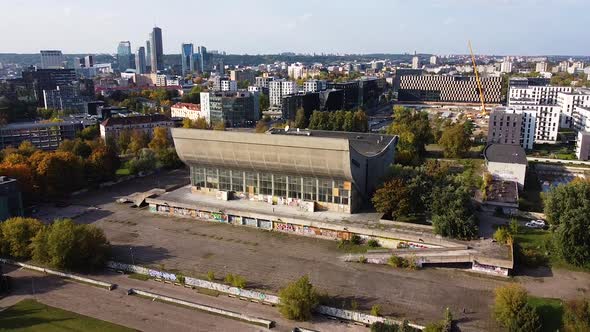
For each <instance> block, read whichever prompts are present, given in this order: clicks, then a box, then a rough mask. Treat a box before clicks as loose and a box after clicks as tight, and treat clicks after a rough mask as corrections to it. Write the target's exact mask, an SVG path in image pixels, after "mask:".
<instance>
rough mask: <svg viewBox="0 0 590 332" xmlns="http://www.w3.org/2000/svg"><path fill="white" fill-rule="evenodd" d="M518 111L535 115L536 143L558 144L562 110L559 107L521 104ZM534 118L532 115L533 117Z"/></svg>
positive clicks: (516, 107) (517, 108)
mask: <svg viewBox="0 0 590 332" xmlns="http://www.w3.org/2000/svg"><path fill="white" fill-rule="evenodd" d="M513 108H514V109H516V110H521V111H526V112H529V114H531V113H534V117H533V118H534V121H535V125H534V128H535V136H534V143H556V142H557V133H558V131H559V123H560V115H561V108H560V107H559V106H557V105H539V104H521V105H516V106H514V107H513ZM531 116H532V115H531Z"/></svg>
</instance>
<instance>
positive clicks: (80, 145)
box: [71, 139, 92, 159]
mask: <svg viewBox="0 0 590 332" xmlns="http://www.w3.org/2000/svg"><path fill="white" fill-rule="evenodd" d="M71 152H72V153H73V154H75V155H76V156H78V157H80V158H82V159H86V158H88V157H89V156H90V154H91V153H92V148H91V147H90V145H88V143H86V142H84V141H83V140H81V139H76V140H75V141H74V146H72V151H71Z"/></svg>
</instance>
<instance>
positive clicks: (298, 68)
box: [287, 62, 307, 80]
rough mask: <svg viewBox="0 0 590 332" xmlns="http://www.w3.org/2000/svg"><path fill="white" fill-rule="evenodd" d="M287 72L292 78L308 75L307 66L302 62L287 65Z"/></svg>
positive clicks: (296, 78)
mask: <svg viewBox="0 0 590 332" xmlns="http://www.w3.org/2000/svg"><path fill="white" fill-rule="evenodd" d="M287 74H288V75H289V78H290V79H293V80H298V79H300V78H306V77H307V67H306V66H304V65H303V64H301V63H299V62H298V63H294V64H291V65H289V66H288V67H287Z"/></svg>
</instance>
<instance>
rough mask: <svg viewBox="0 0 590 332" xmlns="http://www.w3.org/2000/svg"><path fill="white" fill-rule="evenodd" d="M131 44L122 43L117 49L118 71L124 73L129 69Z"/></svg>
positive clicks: (127, 42)
mask: <svg viewBox="0 0 590 332" xmlns="http://www.w3.org/2000/svg"><path fill="white" fill-rule="evenodd" d="M131 57H132V55H131V42H129V41H122V42H120V43H119V46H118V47H117V63H118V64H119V71H120V72H124V71H125V70H127V69H129V68H131Z"/></svg>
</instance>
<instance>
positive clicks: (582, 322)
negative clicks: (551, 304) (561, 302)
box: [563, 299, 590, 332]
mask: <svg viewBox="0 0 590 332" xmlns="http://www.w3.org/2000/svg"><path fill="white" fill-rule="evenodd" d="M563 327H564V331H566V332H577V331H590V300H581V299H580V300H571V301H568V302H566V303H565V312H564V315H563Z"/></svg>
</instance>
